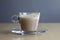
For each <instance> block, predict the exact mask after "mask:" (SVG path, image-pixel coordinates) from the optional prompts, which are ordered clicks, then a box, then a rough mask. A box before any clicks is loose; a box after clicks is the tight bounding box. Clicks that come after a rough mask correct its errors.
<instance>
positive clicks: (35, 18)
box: [11, 12, 45, 35]
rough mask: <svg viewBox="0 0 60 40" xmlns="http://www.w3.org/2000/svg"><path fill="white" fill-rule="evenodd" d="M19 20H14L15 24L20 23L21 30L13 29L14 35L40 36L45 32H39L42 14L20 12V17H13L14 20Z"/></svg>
mask: <svg viewBox="0 0 60 40" xmlns="http://www.w3.org/2000/svg"><path fill="white" fill-rule="evenodd" d="M14 17H16V18H18V20H14V19H12V21H13V22H15V23H17V22H18V21H19V24H20V25H21V30H18V29H12V30H11V32H12V33H17V34H22V35H24V34H38V33H41V32H45V30H43V31H38V30H37V28H38V23H39V18H40V12H19V15H18V16H17V15H13V16H12V18H14Z"/></svg>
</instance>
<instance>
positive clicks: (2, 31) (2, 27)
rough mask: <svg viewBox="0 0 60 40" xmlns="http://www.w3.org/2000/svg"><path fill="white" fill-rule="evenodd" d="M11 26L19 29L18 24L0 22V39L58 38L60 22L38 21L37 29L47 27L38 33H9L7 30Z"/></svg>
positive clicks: (37, 39) (49, 39)
mask: <svg viewBox="0 0 60 40" xmlns="http://www.w3.org/2000/svg"><path fill="white" fill-rule="evenodd" d="M12 28H18V29H20V25H19V24H12V23H0V40H60V23H40V24H39V27H38V29H44V28H45V29H48V31H47V32H46V33H43V34H40V35H17V34H11V33H9V32H8V31H9V30H11V29H12Z"/></svg>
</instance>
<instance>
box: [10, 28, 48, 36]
mask: <svg viewBox="0 0 60 40" xmlns="http://www.w3.org/2000/svg"><path fill="white" fill-rule="evenodd" d="M47 31H48V30H47V29H42V30H38V31H28V32H25V31H23V30H20V29H12V30H10V32H11V33H14V34H20V35H36V34H42V33H45V32H47Z"/></svg>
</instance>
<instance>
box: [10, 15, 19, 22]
mask: <svg viewBox="0 0 60 40" xmlns="http://www.w3.org/2000/svg"><path fill="white" fill-rule="evenodd" d="M18 20H19V18H18V15H13V16H12V17H11V21H12V22H13V23H18V22H19V21H18Z"/></svg>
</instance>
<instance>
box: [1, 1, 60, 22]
mask: <svg viewBox="0 0 60 40" xmlns="http://www.w3.org/2000/svg"><path fill="white" fill-rule="evenodd" d="M36 11H38V12H41V18H40V22H44V23H45V22H53V23H55V22H60V0H0V22H11V16H12V15H14V14H18V12H36Z"/></svg>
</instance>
